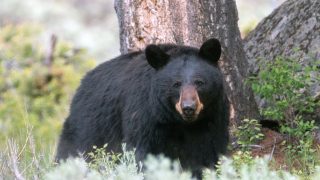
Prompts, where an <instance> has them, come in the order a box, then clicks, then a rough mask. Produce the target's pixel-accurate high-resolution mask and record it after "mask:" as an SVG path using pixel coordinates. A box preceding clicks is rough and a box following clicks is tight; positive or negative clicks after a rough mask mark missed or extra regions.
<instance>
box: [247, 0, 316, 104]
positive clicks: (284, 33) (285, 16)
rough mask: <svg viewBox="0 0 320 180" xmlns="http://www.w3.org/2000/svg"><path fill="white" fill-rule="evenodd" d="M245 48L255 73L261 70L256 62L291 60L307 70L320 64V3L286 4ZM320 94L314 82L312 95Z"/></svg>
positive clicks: (298, 1) (250, 37)
mask: <svg viewBox="0 0 320 180" xmlns="http://www.w3.org/2000/svg"><path fill="white" fill-rule="evenodd" d="M244 48H245V51H246V53H247V56H248V61H249V64H250V72H252V73H257V72H258V70H259V69H258V66H257V63H258V62H257V59H262V60H266V61H270V60H274V59H275V58H276V57H277V56H284V57H291V58H294V59H296V60H297V62H299V63H301V64H303V65H305V66H308V65H309V64H311V63H314V61H319V60H320V1H319V0H287V1H285V2H284V3H283V4H282V5H281V6H280V7H278V8H277V9H276V10H274V11H273V12H272V13H271V14H270V15H269V16H268V17H266V18H265V19H263V20H262V21H261V22H260V23H259V24H258V26H257V27H256V28H255V29H254V30H253V31H252V32H250V33H249V34H248V36H247V37H246V38H245V40H244ZM295 49H298V50H295ZM319 76H320V72H318V73H314V74H313V77H319ZM319 93H320V82H319V80H316V79H315V82H314V84H313V85H312V87H311V94H312V95H313V96H315V97H316V96H317V94H319ZM258 103H259V104H260V106H261V105H262V104H263V103H262V102H260V101H258Z"/></svg>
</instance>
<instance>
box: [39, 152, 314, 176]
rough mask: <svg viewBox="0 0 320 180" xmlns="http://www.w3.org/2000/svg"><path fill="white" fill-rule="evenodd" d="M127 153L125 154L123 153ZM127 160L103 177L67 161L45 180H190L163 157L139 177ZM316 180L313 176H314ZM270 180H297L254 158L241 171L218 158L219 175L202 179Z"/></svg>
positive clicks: (155, 159)
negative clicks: (219, 160)
mask: <svg viewBox="0 0 320 180" xmlns="http://www.w3.org/2000/svg"><path fill="white" fill-rule="evenodd" d="M124 153H127V152H124ZM130 157H131V158H132V159H134V156H130ZM132 159H131V160H130V159H129V161H128V162H127V163H126V162H121V163H116V164H114V165H113V166H108V165H106V166H104V167H113V168H112V169H109V170H108V171H109V172H114V174H112V175H110V174H103V173H101V172H99V171H97V170H96V169H91V168H90V166H88V165H87V164H86V163H85V161H84V160H82V159H69V160H67V161H66V162H64V163H62V164H61V165H60V166H57V167H55V168H54V169H52V170H50V171H49V172H48V173H47V174H46V175H45V179H119V180H122V179H123V180H125V179H135V180H142V179H146V180H160V179H166V180H176V179H179V180H191V179H192V177H191V173H190V172H185V171H182V170H181V167H180V165H179V163H178V162H177V161H174V162H172V161H170V160H169V159H168V158H165V157H163V156H158V157H155V156H148V157H147V160H146V161H145V163H144V166H145V170H144V172H143V173H141V172H140V171H131V168H130V167H129V166H130V165H131V166H136V167H137V165H134V164H132V163H133V162H134V161H133V160H132ZM314 176H315V177H316V176H317V175H316V174H315V175H314ZM270 178H272V179H275V180H278V179H279V180H280V179H298V177H297V176H295V175H292V174H290V173H288V172H285V171H273V170H271V169H270V168H269V166H268V160H267V158H255V159H252V163H251V164H250V165H248V164H243V165H242V166H241V167H235V166H234V161H233V160H231V159H228V158H222V160H221V165H220V173H216V172H215V171H213V170H209V169H207V170H206V171H205V172H204V179H213V180H228V179H230V180H231V179H232V180H233V179H236V180H242V179H243V180H247V179H253V180H255V179H257V180H264V179H265V180H269V179H270Z"/></svg>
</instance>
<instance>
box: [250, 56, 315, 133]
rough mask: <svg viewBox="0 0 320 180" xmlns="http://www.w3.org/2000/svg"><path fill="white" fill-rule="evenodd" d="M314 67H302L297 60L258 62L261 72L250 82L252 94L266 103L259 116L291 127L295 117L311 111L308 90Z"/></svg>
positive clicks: (285, 59)
mask: <svg viewBox="0 0 320 180" xmlns="http://www.w3.org/2000/svg"><path fill="white" fill-rule="evenodd" d="M316 65H317V64H316V63H314V64H313V65H311V66H308V67H303V66H302V65H300V64H299V63H298V62H297V61H296V60H294V59H288V58H283V57H278V58H276V59H275V60H274V61H261V62H260V66H259V67H260V72H259V74H258V76H257V77H251V83H252V89H253V90H254V92H255V93H257V94H258V95H260V96H261V97H262V98H264V99H265V100H266V101H267V103H268V104H269V106H268V107H267V108H263V109H262V114H263V115H264V116H265V117H267V118H270V119H275V120H280V121H283V122H284V123H286V124H287V125H289V126H290V127H294V122H293V120H294V119H295V117H296V116H299V115H303V114H304V113H311V112H313V111H314V109H315V107H316V106H317V104H316V103H315V101H314V99H313V98H312V96H310V95H309V94H308V90H309V88H310V85H311V84H312V81H313V79H312V78H311V72H313V71H314V72H315V71H317V69H316V68H317V67H316Z"/></svg>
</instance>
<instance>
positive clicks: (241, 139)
mask: <svg viewBox="0 0 320 180" xmlns="http://www.w3.org/2000/svg"><path fill="white" fill-rule="evenodd" d="M235 135H236V137H237V143H238V144H239V145H240V147H241V149H242V150H243V151H247V150H249V149H250V147H251V145H253V144H254V143H256V142H258V141H259V140H262V139H263V137H264V135H263V134H262V133H261V124H259V122H258V120H255V119H244V120H243V121H242V124H241V125H240V126H239V127H238V128H237V130H236V132H235Z"/></svg>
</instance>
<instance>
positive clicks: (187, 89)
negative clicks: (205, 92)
mask: <svg viewBox="0 0 320 180" xmlns="http://www.w3.org/2000/svg"><path fill="white" fill-rule="evenodd" d="M202 109H203V104H202V103H201V101H200V98H199V96H198V92H197V90H196V88H195V87H194V86H190V85H188V86H184V87H182V88H181V91H180V98H179V101H178V102H177V103H176V110H177V111H178V113H179V114H180V115H181V116H182V118H183V119H184V120H186V121H194V120H196V119H197V117H198V115H199V113H200V112H201V110H202Z"/></svg>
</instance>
